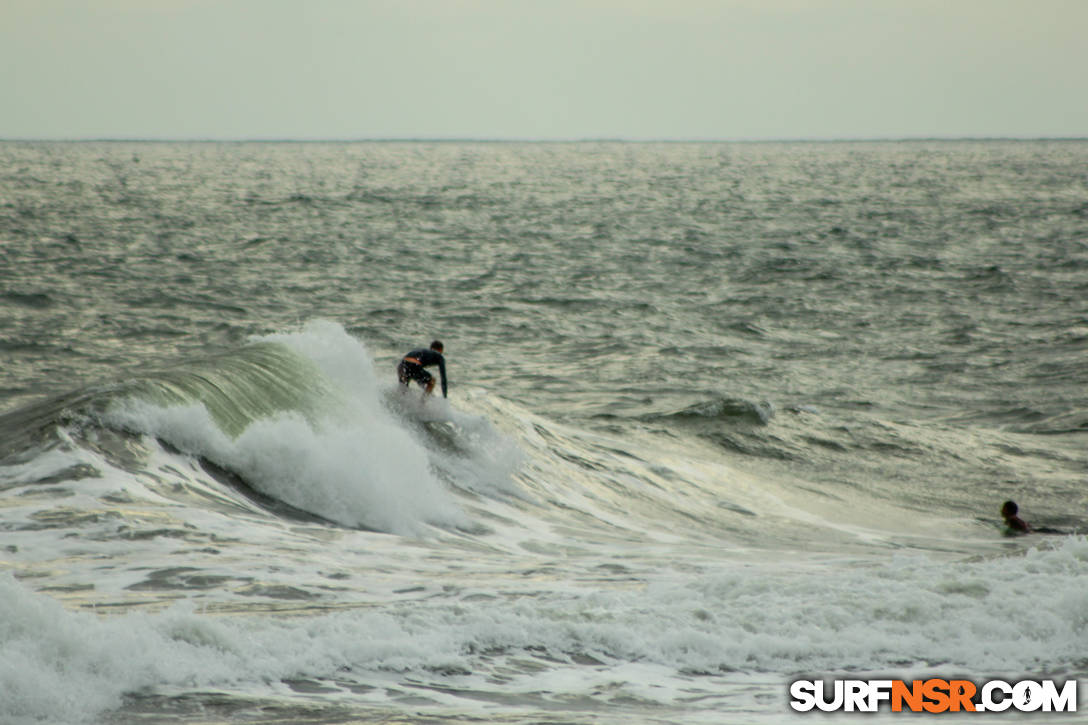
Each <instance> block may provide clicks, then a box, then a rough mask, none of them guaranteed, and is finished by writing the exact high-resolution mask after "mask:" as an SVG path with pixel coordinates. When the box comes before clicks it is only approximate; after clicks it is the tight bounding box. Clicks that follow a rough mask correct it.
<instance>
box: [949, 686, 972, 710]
mask: <svg viewBox="0 0 1088 725" xmlns="http://www.w3.org/2000/svg"><path fill="white" fill-rule="evenodd" d="M948 692H949V699H950V701H951V702H950V706H951V709H952V712H959V711H960V708H961V707H962V708H963V709H964V710H966V711H967V712H974V711H975V703H973V702H971V698H972V697H974V696H975V683H973V682H971V681H970V680H952V681H951V682H949V683H948Z"/></svg>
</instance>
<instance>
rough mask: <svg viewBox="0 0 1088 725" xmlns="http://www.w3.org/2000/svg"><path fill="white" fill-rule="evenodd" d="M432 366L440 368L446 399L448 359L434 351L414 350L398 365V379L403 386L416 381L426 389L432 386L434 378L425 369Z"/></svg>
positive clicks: (443, 392) (439, 372) (443, 394)
mask: <svg viewBox="0 0 1088 725" xmlns="http://www.w3.org/2000/svg"><path fill="white" fill-rule="evenodd" d="M432 365H437V366H438V374H439V376H440V377H441V379H442V397H443V398H445V397H446V358H444V357H442V353H440V352H435V351H434V350H412V351H411V352H410V353H408V354H407V355H405V356H404V359H403V360H401V361H400V362H399V363H397V379H398V380H400V383H401V385H408V383H409V382H411V381H412V380H415V381H416V382H418V383H419V384H420V385H422V386H423V387H424V388H426V387H427V386H428V385H430V384H431V381H432V380H433V378H432V377H431V374H430V373H429V372H427V371H426V370H424V369H423V368H429V367H431V366H432Z"/></svg>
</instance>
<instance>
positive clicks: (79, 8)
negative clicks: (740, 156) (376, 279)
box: [0, 0, 1088, 139]
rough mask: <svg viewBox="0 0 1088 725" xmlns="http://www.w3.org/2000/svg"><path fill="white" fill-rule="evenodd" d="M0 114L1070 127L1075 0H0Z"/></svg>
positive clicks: (255, 128)
mask: <svg viewBox="0 0 1088 725" xmlns="http://www.w3.org/2000/svg"><path fill="white" fill-rule="evenodd" d="M0 94H2V96H0V138H216V139H219V138H238V139H247V138H305V139H317V138H336V139H362V138H500V139H508V138H516V139H570V138H629V139H646V138H653V139H764V138H772V139H776V138H887V137H896V138H899V137H933V136H937V137H948V136H950V137H961V136H984V137H988V136H1017V137H1020V136H1027V137H1040V136H1088V0H660V1H653V2H651V1H649V0H505V1H503V0H305V1H303V0H218V1H216V0H93V1H92V0H0Z"/></svg>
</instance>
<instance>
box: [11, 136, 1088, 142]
mask: <svg viewBox="0 0 1088 725" xmlns="http://www.w3.org/2000/svg"><path fill="white" fill-rule="evenodd" d="M956 141H961V142H962V141H1053V142H1069V141H1088V136H1033V135H1024V136H1016V135H996V136H970V135H958V136H857V137H851V136H809V137H806V136H796V137H790V136H782V137H767V138H757V137H752V138H748V137H737V138H710V137H706V138H702V137H699V138H696V137H692V138H666V137H662V138H657V137H622V136H615V137H611V136H585V137H575V136H572V137H554V138H531V137H516V136H511V137H486V136H374V137H354V138H353V137H327V138H324V137H305V136H299V137H292V136H283V137H274V136H267V137H265V136H254V137H250V138H246V137H230V136H224V137H211V136H209V137H199V136H192V137H186V136H176V137H173V136H161V137H156V136H131V137H125V136H85V137H79V136H53V137H48V136H43V137H33V136H12V137H0V143H209V144H211V143H226V144H230V143H239V144H241V143H315V144H317V143H359V144H362V143H480V144H490V143H493V144H503V143H509V144H549V143H553V144H579V143H615V144H621V143H629V144H653V143H665V144H685V143H688V144H731V143H735V144H759V143H814V144H815V143H909V142H956Z"/></svg>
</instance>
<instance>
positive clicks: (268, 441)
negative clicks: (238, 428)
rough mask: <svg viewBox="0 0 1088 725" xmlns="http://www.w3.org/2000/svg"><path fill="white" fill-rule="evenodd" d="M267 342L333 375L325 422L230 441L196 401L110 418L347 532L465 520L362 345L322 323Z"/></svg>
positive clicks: (275, 422) (294, 416) (417, 530)
mask: <svg viewBox="0 0 1088 725" xmlns="http://www.w3.org/2000/svg"><path fill="white" fill-rule="evenodd" d="M264 339H266V340H269V341H275V342H281V343H283V344H287V345H288V346H290V347H292V348H294V349H296V350H297V351H298V352H299V353H302V354H305V355H306V356H308V357H310V358H311V359H312V360H313V361H314V362H316V363H317V364H318V366H319V367H320V369H321V370H322V371H323V372H324V374H326V375H327V376H328V377H329V379H330V381H331V383H332V384H333V386H334V389H335V390H336V391H337V398H338V399H337V400H335V401H329V405H328V410H327V415H326V417H324V418H322V419H321V420H318V421H310V420H307V419H305V418H304V417H303V416H302V415H301V414H298V413H293V412H288V413H281V414H277V415H275V416H273V417H270V418H266V419H263V420H258V421H256V422H254V423H252V424H250V425H249V426H248V427H247V428H246V429H245V430H244V431H243V432H242V433H241V434H240V435H238V436H237V438H231V437H230V436H228V435H226V434H225V433H224V432H223V431H222V430H221V429H220V428H219V427H218V426H216V424H215V422H214V420H213V419H212V416H211V415H210V414H209V413H208V411H207V409H206V408H205V406H204V405H203V404H201V403H192V404H189V405H177V406H169V407H164V406H160V405H155V404H151V403H148V402H146V401H143V400H139V399H126V400H120V401H115V402H114V404H113V405H111V407H110V409H109V411H108V413H107V416H106V418H107V421H108V422H109V423H110V424H112V425H118V426H123V427H125V428H128V429H131V430H135V431H139V432H142V433H146V434H148V435H151V436H155V437H158V438H162V439H164V440H166V441H168V442H169V443H170V444H172V445H174V446H176V447H178V448H179V449H181V450H183V451H185V452H186V453H190V454H193V455H199V456H203V457H205V458H207V459H208V460H211V461H213V462H215V463H217V464H219V465H221V466H223V467H224V468H227V469H229V470H231V471H234V472H235V473H237V474H238V475H240V476H242V477H243V478H244V479H245V480H246V481H247V482H248V483H249V484H250V485H252V486H253V487H254V488H256V489H257V490H259V491H261V492H263V493H265V494H268V495H270V496H273V497H275V498H277V499H279V500H281V501H284V502H286V503H289V504H291V505H293V506H296V507H298V508H301V509H303V510H305V511H309V512H310V513H314V514H317V515H319V516H323V517H325V518H328V519H330V520H332V521H335V522H337V523H340V524H344V525H346V526H365V527H368V528H374V529H378V530H381V531H389V532H394V533H399V534H407V535H419V534H422V533H424V532H425V529H424V526H423V525H424V524H425V523H431V524H437V525H441V526H460V525H464V524H465V523H466V518H465V516H464V514H463V512H462V511H461V510H460V508H459V507H458V506H457V504H456V502H455V501H454V500H453V498H452V496H451V495H450V494H449V492H448V491H447V490H446V489H445V487H444V486H443V484H442V483H441V482H440V481H439V479H438V478H437V477H436V476H435V474H434V472H433V471H432V469H431V466H430V465H429V463H428V453H427V450H426V449H425V448H424V447H423V446H422V445H421V444H420V443H419V442H418V441H416V440H415V439H414V438H413V437H412V435H411V434H410V432H409V431H408V430H406V429H405V428H404V427H403V426H402V425H400V424H399V423H398V421H397V420H396V419H395V418H394V417H393V416H392V415H391V414H390V413H389V412H388V411H387V410H386V408H385V406H384V405H383V404H382V401H381V397H380V392H379V391H380V387H379V384H378V381H377V379H376V376H375V374H374V370H373V366H372V364H371V361H370V358H369V356H368V354H367V352H366V349H365V347H364V346H363V344H362V343H361V342H359V341H358V340H355V339H353V338H351V337H350V336H349V335H347V334H346V333H345V332H344V330H343V328H341V327H340V326H339V325H335V324H334V323H328V322H317V323H310V324H309V325H307V326H306V327H305V328H304V329H303V330H302V331H301V332H299V333H295V334H287V335H273V336H270V337H268V338H264Z"/></svg>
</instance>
